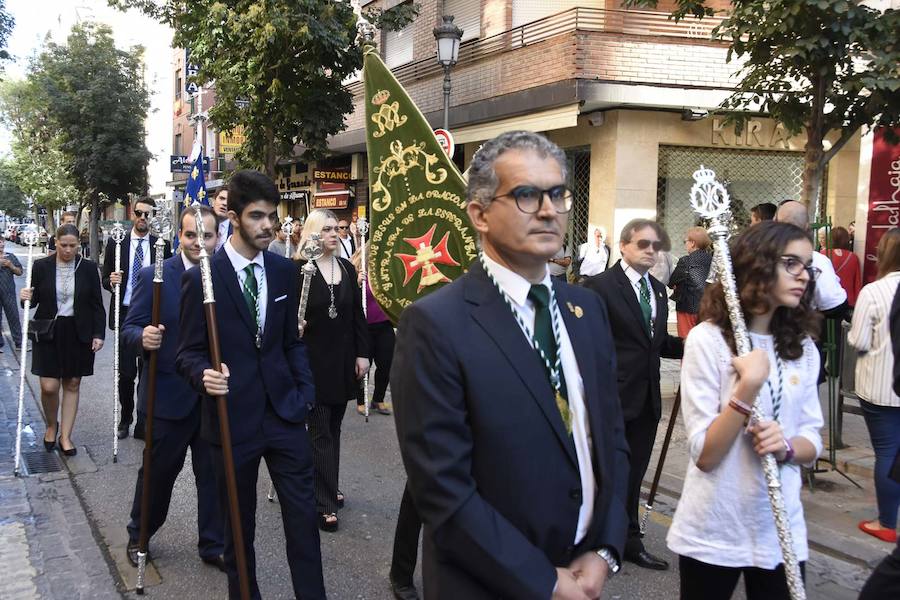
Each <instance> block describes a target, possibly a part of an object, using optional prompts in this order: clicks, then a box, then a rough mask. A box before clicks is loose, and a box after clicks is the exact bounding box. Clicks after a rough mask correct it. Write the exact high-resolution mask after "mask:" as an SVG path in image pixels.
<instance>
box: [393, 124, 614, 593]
mask: <svg viewBox="0 0 900 600" xmlns="http://www.w3.org/2000/svg"><path fill="white" fill-rule="evenodd" d="M565 181H566V160H565V155H564V154H563V153H562V151H561V150H560V149H559V148H558V147H557V146H555V145H554V144H552V143H551V142H549V141H548V140H547V139H546V138H544V137H543V136H540V135H538V134H534V133H530V132H524V131H514V132H508V133H504V134H503V135H501V136H499V137H497V138H495V139H494V140H491V141H489V142H487V143H486V144H485V145H484V146H483V147H482V148H481V149H480V150H479V151H478V153H477V154H476V155H475V157H474V158H473V160H472V165H471V167H470V169H469V180H468V202H467V212H468V215H469V219H470V220H471V222H472V224H473V226H474V228H475V229H476V230H477V231H478V234H479V237H480V241H481V247H482V248H483V254H482V256H481V260H480V261H475V262H474V263H472V265H471V266H470V268H469V270H468V272H467V273H466V274H465V275H463V276H462V277H460V278H459V279H457V280H456V281H454V282H453V283H451V284H449V285H447V286H445V287H443V288H441V289H439V290H437V291H435V292H432V293H431V294H429V295H428V296H426V297H424V298H422V299H421V300H419V301H417V302H415V303H413V304H412V305H410V306H408V307H407V308H406V309H404V311H403V314H402V316H401V319H400V325H399V330H398V331H399V333H398V339H397V351H396V354H395V357H394V364H393V368H392V369H391V381H392V383H393V384H394V385H393V386H392V388H393V394H394V410H395V413H394V414H395V416H396V422H397V435H398V438H399V441H400V449H401V452H402V455H403V462H404V465H405V466H406V471H407V474H408V476H409V483H408V486H409V491H410V494H411V496H412V499H413V501H414V502H415V505H416V508H417V509H418V511H419V512H420V513H421V517H422V521H423V523H424V527H425V534H424V544H423V547H424V551H423V552H424V559H423V569H422V571H423V580H424V587H425V590H424V591H425V597H426V598H429V599H432V598H434V599H442V598H447V599H453V600H456V599H459V598H465V599H466V600H478V599H488V598H497V597H504V598H516V599H531V598H534V599H537V598H541V599H544V600H546V599H547V598H551V597H552V598H554V599H562V598H566V599H576V600H585V599H586V598H599V597H600V594H601V593H602V590H603V587H604V584H605V582H606V579H607V578H608V577H609V575H610V574H612V573H614V572H616V571H617V570H618V568H619V560H620V557H621V556H622V543H623V541H624V538H625V528H626V525H627V520H626V513H625V507H624V500H625V491H626V488H625V484H626V479H627V475H628V472H627V460H628V449H627V446H626V444H625V438H624V433H623V426H622V417H621V412H620V408H619V402H618V397H617V395H616V393H615V387H614V381H615V372H616V371H615V355H614V351H613V341H612V337H611V335H610V329H609V323H608V321H607V317H606V309H605V307H604V306H603V303H602V302H601V301H600V299H599V298H598V297H597V296H596V295H593V294H590V293H588V292H586V291H584V290H582V289H580V288H578V287H575V286H570V285H568V284H567V283H563V282H561V281H557V280H553V279H551V277H550V274H549V270H548V267H547V261H548V260H549V259H550V258H551V257H553V256H554V255H555V254H556V253H557V251H558V250H559V249H560V248H561V247H562V243H563V234H564V232H565V230H566V222H567V220H568V216H567V213H568V212H569V211H570V210H571V208H572V193H571V191H570V190H569V189H568V188H567V187H566V185H565Z"/></svg>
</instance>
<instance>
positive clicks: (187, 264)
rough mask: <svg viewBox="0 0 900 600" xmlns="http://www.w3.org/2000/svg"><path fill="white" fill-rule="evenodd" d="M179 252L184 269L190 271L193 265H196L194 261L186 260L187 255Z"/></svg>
mask: <svg viewBox="0 0 900 600" xmlns="http://www.w3.org/2000/svg"><path fill="white" fill-rule="evenodd" d="M179 254H181V262H182V263H184V270H185V271H190V270H191V269H193V268H194V267H196V266H197V265H195V264H194V263H192V262H191V261H190V260H188V257H187V256H185V255H184V252H180V253H179Z"/></svg>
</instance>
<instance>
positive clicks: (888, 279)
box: [847, 229, 900, 543]
mask: <svg viewBox="0 0 900 600" xmlns="http://www.w3.org/2000/svg"><path fill="white" fill-rule="evenodd" d="M898 284H900V229H891V230H890V231H887V232H886V233H885V234H884V236H883V237H882V238H881V241H879V242H878V279H877V280H876V281H873V282H872V283H870V284H869V285H867V286H866V287H864V288H863V289H862V291H861V292H860V293H859V297H858V298H857V300H856V308H855V309H854V311H853V325H852V327H851V328H850V334H849V335H848V336H847V341H848V342H850V345H851V346H853V347H854V348H856V349H857V350H858V351H859V358H858V359H857V361H856V394H857V395H858V396H859V404H860V406H861V407H862V411H863V417H864V418H865V420H866V428H867V429H868V430H869V437H870V438H871V440H872V448H873V449H874V450H875V496H876V499H877V500H878V518H877V519H875V520H874V521H862V522H861V523H860V524H859V528H860V529H861V530H862V531H864V532H866V533H868V534H869V535H872V536H875V537H877V538H878V539H881V540H884V541H885V542H891V543H893V542H896V541H897V531H896V530H897V507H898V505H900V483H897V482H896V481H894V480H893V479H891V478H890V476H889V472H890V470H891V465H892V464H893V462H894V457H896V456H897V452H898V451H900V398H898V397H897V394H895V393H894V390H893V374H894V351H893V348H892V346H891V332H890V329H889V327H890V318H889V317H890V313H891V303H892V302H893V301H894V294H896V293H897V286H898Z"/></svg>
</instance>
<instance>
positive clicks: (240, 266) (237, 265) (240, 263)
mask: <svg viewBox="0 0 900 600" xmlns="http://www.w3.org/2000/svg"><path fill="white" fill-rule="evenodd" d="M223 248H225V254H227V255H228V260H230V261H231V266H232V267H233V268H234V272H235V273H236V274H237V279H238V287H239V288H240V289H241V294H243V292H244V281H246V280H247V273H246V272H244V269H245V268H246V267H247V265H249V264H250V263H253V264H255V265H256V267H254V273H255V274H256V288H257V291H258V292H259V295H258V296H257V297H256V300H257V302H258V303H259V330H260V331H265V330H266V303H267V302H268V301H269V291H268V290H267V289H266V263H265V261H264V260H263V253H262V251H260V252H258V253H257V254H256V256H254V257H253V260H247V259H246V258H244V257H243V256H241V255H240V254H238V251H237V250H235V249H234V246H232V245H231V238H229V239H228V241H227V242H225V245H224V246H223ZM250 316H251V317H252V316H253V315H250Z"/></svg>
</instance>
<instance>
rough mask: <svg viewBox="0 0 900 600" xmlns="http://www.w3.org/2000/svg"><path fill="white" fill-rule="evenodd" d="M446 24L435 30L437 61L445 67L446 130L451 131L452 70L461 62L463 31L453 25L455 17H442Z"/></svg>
mask: <svg viewBox="0 0 900 600" xmlns="http://www.w3.org/2000/svg"><path fill="white" fill-rule="evenodd" d="M441 18H442V19H443V20H444V22H443V23H441V24H440V25H438V26H437V27H435V28H434V39H435V40H437V61H438V64H440V65H441V66H442V67H444V129H446V130H449V129H450V68H451V67H452V66H453V65H455V64H456V62H457V60H459V41H460V40H461V39H462V35H463V30H462V29H460V28H459V27H457V26H456V25H454V24H453V15H444V16H442V17H441Z"/></svg>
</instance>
